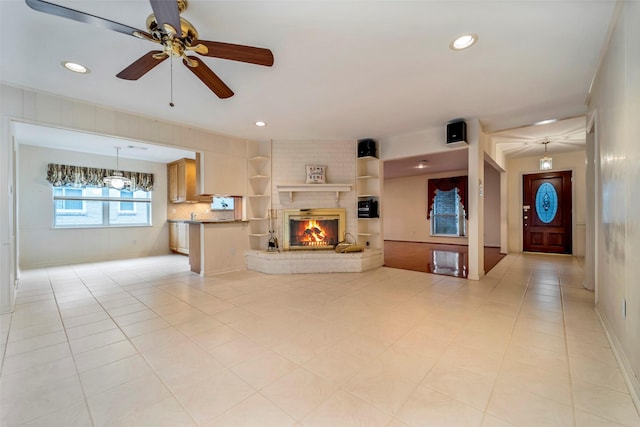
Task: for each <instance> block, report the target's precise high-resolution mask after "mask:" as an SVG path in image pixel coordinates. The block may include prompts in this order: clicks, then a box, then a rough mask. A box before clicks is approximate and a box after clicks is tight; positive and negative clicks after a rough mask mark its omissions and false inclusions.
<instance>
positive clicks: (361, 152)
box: [358, 138, 377, 157]
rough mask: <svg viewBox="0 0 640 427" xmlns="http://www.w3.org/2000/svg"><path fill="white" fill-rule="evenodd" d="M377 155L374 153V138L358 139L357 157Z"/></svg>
mask: <svg viewBox="0 0 640 427" xmlns="http://www.w3.org/2000/svg"><path fill="white" fill-rule="evenodd" d="M369 156H371V157H377V155H376V141H375V140H374V139H370V138H366V139H359V140H358V157H369Z"/></svg>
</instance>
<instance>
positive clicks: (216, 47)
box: [191, 40, 273, 67]
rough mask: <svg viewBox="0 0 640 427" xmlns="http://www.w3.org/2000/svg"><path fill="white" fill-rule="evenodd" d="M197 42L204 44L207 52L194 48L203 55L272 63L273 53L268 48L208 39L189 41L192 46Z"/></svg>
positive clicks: (265, 64) (253, 62)
mask: <svg viewBox="0 0 640 427" xmlns="http://www.w3.org/2000/svg"><path fill="white" fill-rule="evenodd" d="M198 44H201V45H204V46H206V48H207V52H201V51H200V50H197V49H194V50H196V52H198V53H199V54H201V55H204V56H210V57H213V58H222V59H230V60H232V61H241V62H248V63H249V64H256V65H264V66H266V67H271V66H272V65H273V53H271V51H270V50H269V49H263V48H260V47H253V46H244V45H240V44H231V43H222V42H212V41H209V40H194V41H193V42H192V43H191V45H192V46H194V47H196V46H197V45H198Z"/></svg>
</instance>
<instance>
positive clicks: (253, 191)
mask: <svg viewBox="0 0 640 427" xmlns="http://www.w3.org/2000/svg"><path fill="white" fill-rule="evenodd" d="M248 154H249V159H248V160H247V163H248V164H247V174H248V177H247V179H248V181H249V188H248V189H249V194H248V195H247V201H248V203H247V219H248V220H249V247H250V248H251V249H254V250H266V249H267V244H268V241H269V210H270V208H271V142H269V141H252V142H250V143H249V153H248Z"/></svg>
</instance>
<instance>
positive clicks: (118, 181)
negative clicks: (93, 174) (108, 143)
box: [103, 147, 131, 190]
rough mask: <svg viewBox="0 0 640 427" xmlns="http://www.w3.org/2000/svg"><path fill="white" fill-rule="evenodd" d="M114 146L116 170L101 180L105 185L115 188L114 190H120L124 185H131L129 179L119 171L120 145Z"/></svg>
mask: <svg viewBox="0 0 640 427" xmlns="http://www.w3.org/2000/svg"><path fill="white" fill-rule="evenodd" d="M115 148H116V170H114V171H113V172H112V174H111V175H109V176H106V177H104V179H103V182H104V184H105V185H106V186H108V187H111V188H115V189H116V190H122V189H123V188H124V187H131V180H130V179H129V178H126V177H125V176H124V174H123V173H122V172H120V164H119V163H120V156H119V154H120V147H115Z"/></svg>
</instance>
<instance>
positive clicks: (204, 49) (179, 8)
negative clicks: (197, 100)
mask: <svg viewBox="0 0 640 427" xmlns="http://www.w3.org/2000/svg"><path fill="white" fill-rule="evenodd" d="M25 1H26V3H27V5H28V6H29V7H31V8H32V9H34V10H37V11H40V12H44V13H48V14H51V15H57V16H61V17H63V18H68V19H73V20H74V21H79V22H84V23H87V24H93V25H96V26H99V27H102V28H106V29H108V30H113V31H117V32H119V33H123V34H128V35H130V36H134V37H137V38H140V39H143V40H148V41H150V42H153V43H157V44H159V45H161V47H162V50H152V51H150V52H148V53H146V54H144V55H143V56H142V57H140V58H139V59H137V60H136V61H134V62H133V63H132V64H131V65H129V66H128V67H127V68H125V69H124V70H122V71H120V72H119V73H118V74H117V77H119V78H121V79H125V80H138V79H139V78H140V77H142V76H144V75H145V74H146V73H148V72H149V71H151V70H152V69H153V68H154V67H155V66H157V65H158V64H160V63H161V62H162V61H164V60H165V59H167V58H169V57H175V58H182V63H183V64H184V65H185V66H186V67H187V68H188V69H189V70H190V71H191V72H192V73H193V74H195V75H196V77H198V78H199V79H200V80H201V81H202V83H204V84H205V85H206V86H207V87H208V88H209V89H211V91H213V93H215V94H216V95H217V96H218V97H219V98H229V97H231V96H233V91H232V90H231V89H230V88H229V87H228V86H227V85H226V84H225V83H224V82H223V81H222V80H221V79H220V78H219V77H218V76H217V75H216V74H215V73H214V72H213V71H212V70H211V69H210V68H209V67H207V66H206V65H205V63H204V62H202V60H200V59H199V58H198V57H196V56H193V55H187V53H188V52H195V53H197V54H200V55H202V56H210V57H214V58H222V59H229V60H232V61H241V62H247V63H249V64H257V65H264V66H267V67H270V66H272V65H273V54H272V53H271V51H270V50H269V49H263V48H259V47H253V46H244V45H238V44H231V43H222V42H214V41H208V40H201V39H199V38H198V32H197V31H196V29H195V27H194V26H193V25H192V24H191V23H190V22H189V21H187V20H186V19H184V18H182V17H181V16H180V14H181V13H182V12H183V11H184V10H185V9H186V8H187V0H149V2H150V3H151V9H152V10H153V13H152V14H151V15H149V17H148V18H147V22H146V26H147V31H142V30H139V29H137V28H133V27H130V26H128V25H124V24H120V23H118V22H114V21H111V20H109V19H106V18H101V17H99V16H95V15H91V14H88V13H84V12H80V11H78V10H74V9H70V8H67V7H64V6H60V5H57V4H54V3H49V2H46V1H42V0H25Z"/></svg>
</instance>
